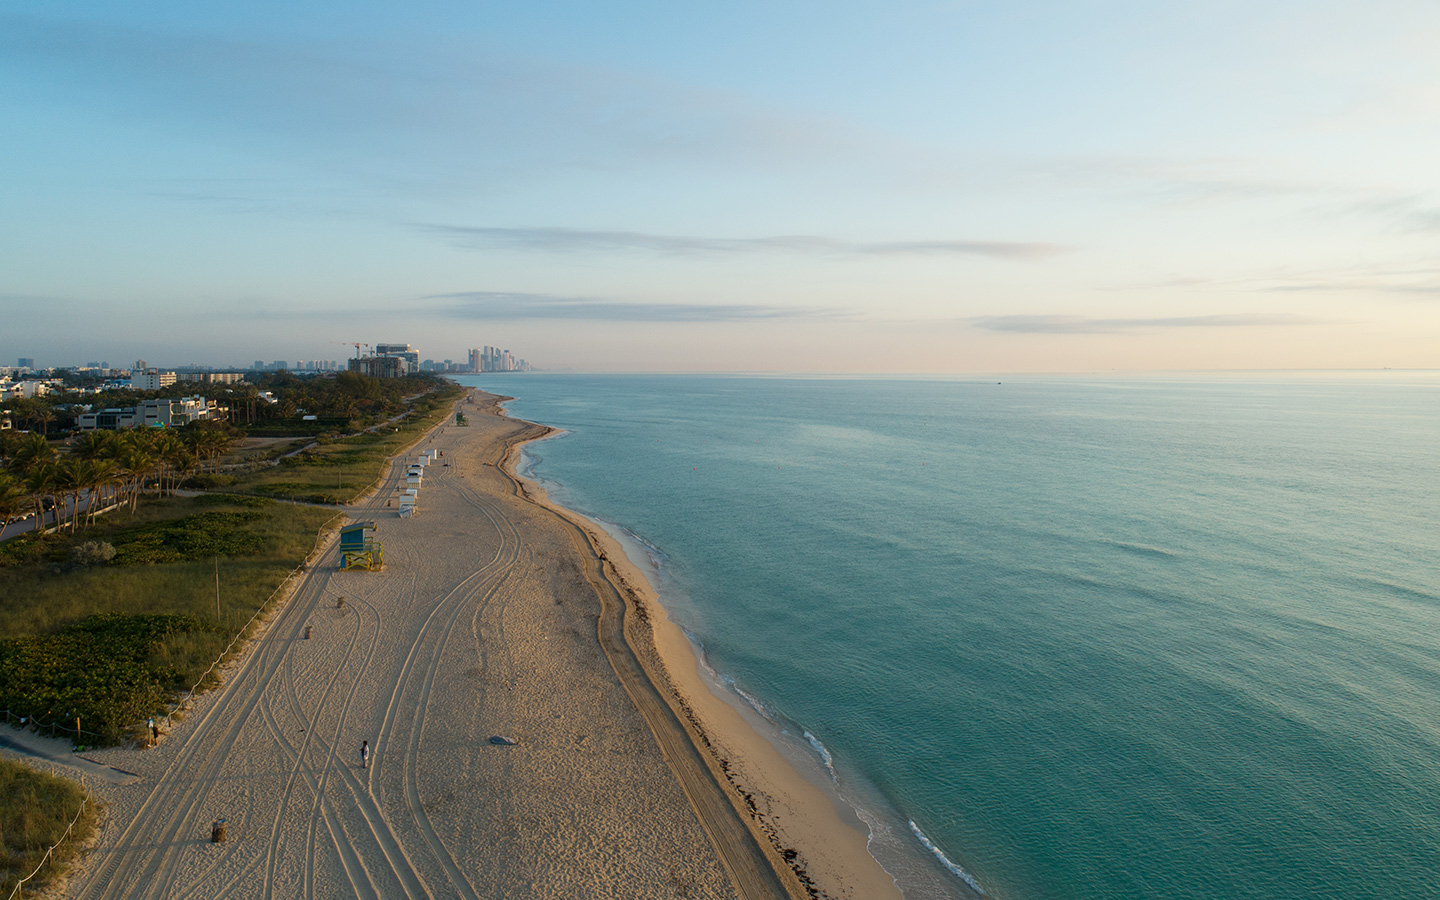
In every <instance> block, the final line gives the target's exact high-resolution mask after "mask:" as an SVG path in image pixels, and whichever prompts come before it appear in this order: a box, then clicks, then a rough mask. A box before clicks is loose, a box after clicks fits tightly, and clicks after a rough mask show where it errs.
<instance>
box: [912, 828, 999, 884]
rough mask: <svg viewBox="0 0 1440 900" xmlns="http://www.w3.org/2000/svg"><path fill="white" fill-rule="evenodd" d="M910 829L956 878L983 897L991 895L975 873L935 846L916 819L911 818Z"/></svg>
mask: <svg viewBox="0 0 1440 900" xmlns="http://www.w3.org/2000/svg"><path fill="white" fill-rule="evenodd" d="M910 830H911V831H913V832H914V833H915V837H917V838H919V840H920V843H921V844H923V845H924V846H925V849H926V850H929V851H930V852H931V853H933V854H935V858H936V859H938V860H940V865H942V866H944V867H945V868H946V869H948V870H950V872H951V874H953V875H954V876H955V877H956V878H959V879H960V880H961V881H963V882H965V883H966V884H968V885H970V887H972V888H974V889H975V892H976V893H977V894H980V895H981V896H982V897H988V896H989V894H986V893H985V889H984V888H982V887H981V886H980V882H979V881H977V880H976V879H975V876H974V875H971V874H970V873H969V872H967V871H965V870H964V869H962V868H961V867H960V866H957V865H956V864H955V863H954V861H952V860H951V859H950V857H948V856H946V855H945V851H944V850H941V849H940V848H939V847H937V846H935V842H934V841H932V840H930V839H929V838H928V837H926V836H925V832H923V831H921V830H920V826H919V825H916V824H915V820H914V819H911V820H910Z"/></svg>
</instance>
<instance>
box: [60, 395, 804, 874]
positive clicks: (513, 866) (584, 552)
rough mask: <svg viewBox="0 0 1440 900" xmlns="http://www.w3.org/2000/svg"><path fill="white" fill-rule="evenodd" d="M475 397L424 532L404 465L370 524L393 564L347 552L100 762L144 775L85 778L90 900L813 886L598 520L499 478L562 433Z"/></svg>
mask: <svg viewBox="0 0 1440 900" xmlns="http://www.w3.org/2000/svg"><path fill="white" fill-rule="evenodd" d="M472 396H473V397H475V398H476V399H475V400H471V401H462V406H461V407H460V408H461V409H463V410H464V411H465V412H466V413H467V419H468V420H469V422H470V425H469V427H456V426H453V425H447V426H444V427H440V428H437V429H436V430H435V431H434V432H432V434H431V436H429V437H427V438H424V439H422V441H421V443H420V444H419V445H418V448H417V449H425V448H435V449H439V450H442V451H443V452H444V454H445V456H444V457H443V458H442V459H440V460H437V461H436V462H434V463H432V464H431V465H430V467H429V469H428V470H427V472H426V477H425V484H424V487H423V489H422V490H421V492H420V502H419V512H418V513H417V515H416V516H415V517H414V518H410V519H400V518H398V514H397V511H396V510H395V509H394V508H392V507H390V506H388V505H387V504H389V503H392V502H395V498H396V497H397V496H398V494H397V491H398V490H399V489H400V488H401V487H403V472H404V460H396V461H395V462H394V463H393V464H392V466H391V467H390V469H389V471H388V473H387V475H386V477H385V479H384V480H383V482H382V483H381V485H380V487H379V489H378V490H376V491H375V492H374V493H373V494H372V495H370V496H369V497H368V498H366V499H364V500H362V501H360V502H359V503H358V504H357V506H356V507H355V508H353V510H352V511H351V518H352V520H369V519H373V520H374V521H375V522H376V523H377V526H378V528H377V531H376V532H375V537H377V538H378V539H379V540H381V541H383V542H384V553H385V571H383V572H377V573H369V572H341V571H338V569H337V563H338V559H337V551H336V548H335V546H334V544H333V543H331V544H330V545H328V546H327V547H326V548H325V549H324V551H323V552H322V554H321V555H320V557H319V559H318V561H317V562H316V563H315V564H314V565H312V566H311V568H310V570H309V571H308V572H307V573H306V575H305V577H303V579H301V580H299V581H298V583H297V584H296V585H295V587H294V589H293V591H292V594H291V596H290V598H289V600H288V601H287V602H286V603H285V604H284V605H283V606H282V607H280V608H279V609H278V610H277V611H276V612H275V613H273V614H272V615H271V616H270V617H269V619H268V620H267V622H266V624H265V627H264V630H263V632H262V633H261V634H260V635H258V636H257V637H256V639H255V640H254V641H252V643H251V645H250V646H249V648H248V649H247V651H246V652H245V654H244V655H243V657H242V658H241V659H239V660H238V661H237V662H236V663H235V664H234V665H233V666H232V667H231V668H230V670H229V671H228V672H227V673H226V674H225V683H224V685H223V686H222V687H221V688H219V689H217V690H215V691H212V692H210V693H209V694H207V695H204V696H202V697H200V698H198V699H197V700H196V702H195V703H194V705H193V706H191V707H190V709H189V711H188V713H187V715H186V716H185V718H184V719H183V720H179V721H177V722H176V723H175V724H174V726H173V728H172V729H171V730H170V731H169V732H168V733H167V734H165V735H163V736H162V740H161V742H160V743H159V745H158V746H157V747H155V748H153V749H148V750H141V749H126V748H112V749H108V750H102V751H97V752H94V753H91V754H89V755H90V756H91V757H92V758H93V759H94V760H95V761H97V762H98V763H101V764H103V765H107V766H115V767H117V768H120V769H123V770H125V771H126V772H133V773H135V774H137V775H138V776H139V778H138V780H136V781H134V782H133V783H129V784H118V783H112V782H96V781H91V782H90V783H89V784H88V785H87V786H88V788H89V789H90V790H91V791H92V793H93V794H94V795H95V796H96V797H97V798H98V799H100V800H101V801H103V802H104V803H105V804H106V812H105V815H104V820H103V824H102V827H101V830H100V833H99V835H98V837H97V840H96V843H95V846H94V848H93V850H92V852H91V854H90V856H89V857H88V859H87V860H86V861H85V863H84V864H83V865H82V866H81V867H80V869H79V871H77V873H76V874H75V876H74V878H73V879H72V880H71V883H70V885H69V887H68V889H67V891H66V895H67V896H71V897H75V898H84V900H109V898H122V897H123V898H173V900H201V898H205V900H210V898H217V900H218V898H237V900H238V898H278V897H286V898H291V897H299V898H332V897H360V898H375V900H379V898H387V900H389V898H402V897H403V898H422V897H427V898H428V897H460V898H482V897H484V898H489V897H507V898H578V897H626V898H631V897H635V898H642V897H656V898H659V897H687V898H745V900H761V898H780V897H787V896H794V895H795V893H796V891H795V886H794V885H790V886H789V888H790V890H789V891H787V886H786V885H785V884H783V883H782V882H781V881H780V878H781V876H779V875H777V874H776V872H775V869H774V868H773V867H772V860H770V858H769V857H767V856H766V855H765V853H764V852H763V851H762V850H761V849H760V847H759V845H758V843H757V842H756V841H755V840H754V838H753V836H752V835H751V834H750V832H749V831H748V830H747V826H746V824H745V821H744V820H743V819H742V818H741V817H740V815H739V813H738V812H737V810H736V809H735V808H734V806H733V804H732V802H731V801H730V799H729V797H728V795H727V794H725V792H724V790H723V789H722V788H721V786H720V785H718V784H717V783H716V781H715V779H714V778H713V777H712V776H711V774H710V772H709V771H708V770H707V769H706V761H705V759H704V758H703V757H701V756H700V754H699V753H698V751H697V750H696V748H695V747H694V745H693V744H692V743H690V741H689V739H688V738H687V737H686V734H685V731H684V729H683V728H682V727H681V726H680V725H679V723H678V721H676V720H675V717H674V713H673V712H671V711H670V707H669V706H667V705H666V703H665V702H664V700H663V698H662V695H661V694H660V692H659V691H657V689H656V686H655V685H654V684H653V683H652V682H651V681H650V680H649V678H648V677H647V676H646V673H645V671H644V667H643V666H641V665H640V663H639V662H638V661H636V658H635V655H634V653H633V652H630V651H629V650H628V647H627V645H626V643H625V640H624V632H623V628H622V616H623V613H624V603H623V600H622V598H621V597H620V595H619V594H618V593H616V592H615V589H614V587H613V586H611V587H609V588H608V592H607V588H606V586H607V585H608V584H609V582H608V581H606V578H605V573H604V570H603V567H602V564H603V560H601V559H600V558H599V555H598V554H597V552H596V551H595V549H594V547H593V546H592V545H591V543H590V542H589V541H588V540H587V539H586V537H585V533H584V531H583V529H580V528H579V527H578V526H577V525H576V524H575V523H574V522H572V521H571V520H569V519H567V518H565V517H563V516H561V515H558V514H557V513H556V512H555V511H554V510H552V509H549V508H547V507H545V506H543V505H540V504H536V503H532V502H530V501H529V500H527V499H526V498H525V497H524V496H523V492H522V491H521V490H520V489H519V486H518V485H517V484H516V482H515V481H514V480H513V478H511V476H510V475H508V474H507V473H506V472H505V471H504V470H503V468H502V467H501V465H500V463H501V461H502V459H504V458H505V455H506V454H507V453H508V452H510V450H511V449H513V447H514V446H516V445H517V444H518V443H519V442H522V441H524V440H528V439H531V438H534V437H537V436H540V435H543V434H544V433H545V432H544V429H542V428H540V426H535V425H532V424H530V423H526V422H521V421H518V420H514V419H509V418H506V417H503V416H501V415H497V414H493V413H495V412H496V406H495V402H494V399H493V398H490V397H488V396H485V395H479V394H476V395H472ZM485 413H491V414H485ZM411 455H412V456H413V453H412V454H411ZM396 505H398V503H397V504H396ZM342 598H343V600H344V603H343V605H342V604H341V603H340V601H341V600H342ZM307 635H308V637H307ZM597 637H598V638H599V639H598V640H597ZM602 642H603V646H602ZM667 716H668V720H667ZM497 735H503V736H505V737H507V738H510V739H513V740H514V741H515V743H514V745H513V746H506V745H497V744H493V743H491V742H490V740H489V739H490V738H491V737H492V736H497ZM361 741H368V742H369V747H370V750H371V755H370V757H369V760H368V762H369V765H368V768H362V766H361V758H360V744H361ZM222 819H223V820H224V821H225V826H226V828H225V831H226V840H225V841H224V842H222V843H212V842H211V841H210V836H211V828H212V824H213V823H215V822H217V821H219V820H222Z"/></svg>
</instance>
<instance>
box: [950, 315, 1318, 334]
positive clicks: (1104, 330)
mask: <svg viewBox="0 0 1440 900" xmlns="http://www.w3.org/2000/svg"><path fill="white" fill-rule="evenodd" d="M965 321H967V322H968V323H970V324H971V325H973V326H975V327H976V328H980V329H983V330H985V331H999V332H1008V333H1013V334H1118V333H1121V332H1125V331H1153V330H1157V329H1166V328H1274V327H1288V326H1294V325H1311V324H1314V323H1315V321H1316V320H1314V319H1307V318H1304V317H1302V316H1293V315H1263V314H1251V315H1211V316H1168V317H1157V318H1133V319H1091V318H1086V317H1084V316H975V317H973V318H970V319H966V320H965Z"/></svg>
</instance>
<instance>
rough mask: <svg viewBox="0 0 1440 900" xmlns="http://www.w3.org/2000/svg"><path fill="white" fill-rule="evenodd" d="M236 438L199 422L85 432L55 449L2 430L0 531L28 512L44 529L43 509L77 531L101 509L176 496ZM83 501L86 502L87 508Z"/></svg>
mask: <svg viewBox="0 0 1440 900" xmlns="http://www.w3.org/2000/svg"><path fill="white" fill-rule="evenodd" d="M235 440H236V438H235V436H233V435H231V434H229V433H227V431H225V430H224V429H222V428H214V427H208V428H207V427H203V426H202V425H200V424H199V423H197V424H195V425H190V426H187V427H185V428H180V429H167V430H155V429H126V430H123V431H87V432H84V433H82V434H79V435H77V436H75V437H74V438H72V439H71V440H70V441H69V443H68V444H67V445H65V446H64V447H63V448H61V449H58V450H57V448H56V447H55V446H54V445H53V444H52V443H51V442H50V441H49V440H47V439H46V438H45V436H44V435H43V434H33V433H30V434H23V433H16V432H0V531H3V530H4V528H5V527H6V526H8V525H9V524H10V523H11V522H13V521H15V520H16V519H19V518H22V517H23V516H24V515H25V514H26V513H27V512H33V513H34V515H35V517H36V521H37V522H38V523H41V524H42V525H43V523H44V522H45V512H46V510H48V509H56V510H58V511H57V512H56V524H57V525H62V526H65V527H68V528H69V529H70V530H71V531H72V532H74V531H75V530H77V529H78V528H80V527H81V525H82V524H87V523H89V522H93V521H94V518H95V515H96V513H97V512H98V511H99V510H101V509H106V508H109V507H111V506H115V505H120V506H128V507H129V508H130V509H131V510H133V509H134V508H135V505H136V503H138V502H139V499H140V495H141V494H142V493H143V492H145V491H146V490H147V489H153V490H154V491H155V493H156V495H157V496H159V495H161V494H164V493H167V492H169V493H173V492H174V490H175V488H176V487H178V486H179V484H180V482H181V481H183V480H184V479H185V478H187V477H189V476H190V475H191V474H193V473H195V472H197V471H200V470H202V469H203V468H204V467H205V466H206V465H207V464H210V463H213V462H214V460H215V458H216V457H218V456H220V455H221V454H223V453H225V452H226V451H227V450H229V449H230V447H231V446H232V445H233V444H234V442H235ZM82 497H89V498H91V502H90V503H89V504H88V505H87V506H86V508H85V509H84V510H82V509H81V508H80V499H81V498H82Z"/></svg>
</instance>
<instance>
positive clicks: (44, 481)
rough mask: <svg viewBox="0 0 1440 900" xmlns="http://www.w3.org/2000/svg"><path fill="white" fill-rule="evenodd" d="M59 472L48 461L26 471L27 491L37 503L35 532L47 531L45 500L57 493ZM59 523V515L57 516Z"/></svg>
mask: <svg viewBox="0 0 1440 900" xmlns="http://www.w3.org/2000/svg"><path fill="white" fill-rule="evenodd" d="M56 479H57V472H56V470H55V463H53V462H51V461H49V460H46V461H44V462H38V463H35V464H33V465H31V466H30V467H29V468H27V469H26V470H25V489H26V490H27V491H29V492H30V495H31V497H32V498H33V499H34V501H35V530H36V531H43V530H44V529H45V498H46V497H49V496H51V495H52V494H53V493H54V491H55V483H56ZM56 521H57V522H58V521H59V514H58V513H57V514H56Z"/></svg>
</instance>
